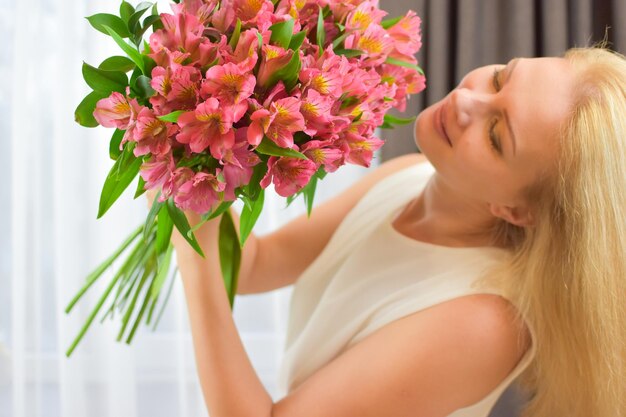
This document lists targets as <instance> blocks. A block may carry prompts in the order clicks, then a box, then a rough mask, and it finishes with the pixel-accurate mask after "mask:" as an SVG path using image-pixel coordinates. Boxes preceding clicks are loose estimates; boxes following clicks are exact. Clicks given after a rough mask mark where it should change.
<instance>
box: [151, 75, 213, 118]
mask: <svg viewBox="0 0 626 417" xmlns="http://www.w3.org/2000/svg"><path fill="white" fill-rule="evenodd" d="M201 80H202V74H201V73H200V70H199V69H197V68H195V67H192V66H189V65H185V66H181V65H174V66H172V67H167V68H163V67H155V68H154V69H153V70H152V80H151V81H150V86H151V87H152V88H153V89H154V90H156V92H157V93H158V94H157V95H154V96H152V97H150V99H149V100H150V103H151V104H152V106H153V109H154V112H155V114H157V115H159V116H161V115H164V114H168V113H171V112H173V111H175V110H191V109H195V108H196V105H197V103H198V96H199V90H200V81H201Z"/></svg>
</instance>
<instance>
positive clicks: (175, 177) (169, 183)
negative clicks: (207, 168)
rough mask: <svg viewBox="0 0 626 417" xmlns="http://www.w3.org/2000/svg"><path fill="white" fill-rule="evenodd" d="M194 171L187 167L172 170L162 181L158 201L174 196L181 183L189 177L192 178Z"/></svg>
mask: <svg viewBox="0 0 626 417" xmlns="http://www.w3.org/2000/svg"><path fill="white" fill-rule="evenodd" d="M193 176H194V172H193V170H192V169H191V168H189V167H180V168H176V169H175V170H174V171H172V174H171V175H170V176H169V178H168V179H167V180H165V182H164V183H163V186H162V187H161V196H160V197H159V198H158V201H159V202H161V203H162V202H164V201H165V200H167V199H168V198H170V197H172V196H175V195H176V193H178V189H179V188H180V186H181V185H183V184H184V183H186V182H187V181H188V180H189V179H191V178H193Z"/></svg>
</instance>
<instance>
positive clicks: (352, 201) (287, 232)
mask: <svg viewBox="0 0 626 417" xmlns="http://www.w3.org/2000/svg"><path fill="white" fill-rule="evenodd" d="M425 161H427V159H426V157H425V156H424V155H422V154H419V153H413V154H408V155H403V156H399V157H397V158H393V159H391V160H389V161H386V162H385V163H383V164H381V165H380V166H379V167H377V168H376V169H374V170H372V171H370V172H369V173H368V174H367V175H365V176H364V177H363V178H361V179H360V180H359V181H357V182H356V183H355V184H353V185H352V186H350V187H349V188H348V189H347V190H345V191H344V192H342V193H340V194H338V195H337V196H335V197H333V198H331V199H329V200H328V201H325V202H324V203H323V204H321V205H318V206H315V207H314V208H313V210H312V211H311V217H307V215H306V213H304V214H302V215H301V216H299V217H297V218H295V219H293V220H292V221H291V222H289V223H287V224H286V225H284V226H283V227H281V228H280V229H278V230H276V231H274V232H273V233H270V234H268V235H266V236H263V237H261V238H259V239H258V244H257V248H256V249H255V250H254V252H255V260H254V267H252V263H250V264H249V265H248V266H247V268H246V269H245V272H243V270H244V266H243V265H242V273H241V274H240V276H239V285H238V291H237V292H238V294H252V293H261V292H266V291H272V290H275V289H277V288H282V287H285V286H288V285H291V284H293V283H294V282H295V281H296V279H297V278H298V277H299V276H300V275H301V274H302V272H304V270H305V269H306V268H307V267H308V266H309V265H310V264H311V262H313V261H314V260H315V258H317V257H318V256H319V254H320V253H321V252H322V250H323V249H324V247H325V246H326V244H327V243H328V241H329V240H330V238H331V237H332V235H333V233H334V232H335V230H336V229H337V227H338V226H339V224H340V223H341V221H342V220H343V219H344V218H345V217H346V215H347V214H348V212H349V211H350V210H352V208H353V207H354V206H355V205H356V203H358V201H359V200H360V199H361V198H362V197H363V195H364V194H365V193H367V191H369V189H370V188H372V187H373V186H374V185H375V184H376V183H378V182H379V181H381V180H382V179H384V178H385V177H388V176H389V175H392V174H394V173H396V172H398V171H400V170H402V169H404V168H407V167H409V166H412V165H415V164H418V163H423V162H425ZM247 244H248V243H247V242H246V246H247ZM286 254H287V255H286ZM252 271H254V273H251V272H252Z"/></svg>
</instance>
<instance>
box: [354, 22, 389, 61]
mask: <svg viewBox="0 0 626 417" xmlns="http://www.w3.org/2000/svg"><path fill="white" fill-rule="evenodd" d="M344 45H345V46H346V48H347V49H359V50H361V51H365V53H366V56H365V57H362V59H363V60H364V62H366V63H367V65H368V66H375V65H380V64H382V63H383V62H384V61H385V59H387V57H388V56H389V54H390V53H391V51H392V50H393V47H394V41H393V38H392V37H391V36H390V35H389V34H388V33H387V31H386V30H385V29H383V28H382V27H381V26H380V25H370V26H368V27H367V29H365V31H364V32H363V33H353V34H351V35H348V37H346V39H345V41H344Z"/></svg>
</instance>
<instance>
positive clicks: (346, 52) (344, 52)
mask: <svg viewBox="0 0 626 417" xmlns="http://www.w3.org/2000/svg"><path fill="white" fill-rule="evenodd" d="M361 54H363V51H361V50H360V49H337V50H336V51H335V55H344V56H345V57H346V58H353V57H355V56H359V55H361Z"/></svg>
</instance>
